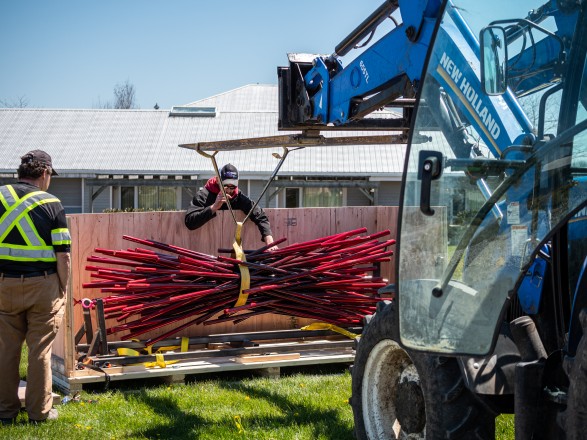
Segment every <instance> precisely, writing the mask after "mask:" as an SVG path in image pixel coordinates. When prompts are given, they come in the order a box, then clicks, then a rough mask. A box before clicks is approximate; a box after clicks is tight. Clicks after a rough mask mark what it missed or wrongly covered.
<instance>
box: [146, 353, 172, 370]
mask: <svg viewBox="0 0 587 440" xmlns="http://www.w3.org/2000/svg"><path fill="white" fill-rule="evenodd" d="M174 362H177V361H171V362H165V358H164V357H163V353H155V362H144V363H143V365H144V366H145V367H147V368H153V367H160V368H165V367H166V366H167V364H172V363H174Z"/></svg>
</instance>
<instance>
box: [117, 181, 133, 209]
mask: <svg viewBox="0 0 587 440" xmlns="http://www.w3.org/2000/svg"><path fill="white" fill-rule="evenodd" d="M134 207H135V187H134V186H122V187H121V188H120V209H122V210H123V211H124V210H126V209H134Z"/></svg>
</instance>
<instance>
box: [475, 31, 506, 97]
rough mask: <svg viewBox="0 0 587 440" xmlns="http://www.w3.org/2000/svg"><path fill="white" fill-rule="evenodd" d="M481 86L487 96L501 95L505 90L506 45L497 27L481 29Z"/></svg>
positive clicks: (503, 35) (503, 36) (502, 34)
mask: <svg viewBox="0 0 587 440" xmlns="http://www.w3.org/2000/svg"><path fill="white" fill-rule="evenodd" d="M480 39H481V84H482V87H483V91H484V92H485V93H486V94H487V95H503V94H504V93H505V92H506V90H507V83H508V81H507V59H508V51H507V43H506V38H505V30H504V29H503V28H502V27H499V26H488V27H486V28H483V29H481V34H480Z"/></svg>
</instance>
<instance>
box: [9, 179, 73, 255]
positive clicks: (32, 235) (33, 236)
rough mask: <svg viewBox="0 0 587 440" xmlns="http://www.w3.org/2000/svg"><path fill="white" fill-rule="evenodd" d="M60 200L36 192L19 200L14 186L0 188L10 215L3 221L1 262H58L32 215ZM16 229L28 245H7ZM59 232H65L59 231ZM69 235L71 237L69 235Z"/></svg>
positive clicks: (42, 192)
mask: <svg viewBox="0 0 587 440" xmlns="http://www.w3.org/2000/svg"><path fill="white" fill-rule="evenodd" d="M51 202H59V199H58V198H56V197H54V196H52V195H51V194H48V193H46V192H44V191H33V192H31V193H28V194H25V195H24V196H23V197H22V198H19V197H18V195H17V194H16V191H15V190H14V188H13V187H12V186H11V185H6V186H3V187H0V203H2V205H3V206H4V208H5V209H6V212H5V213H4V214H2V216H1V217H0V259H4V260H14V261H56V260H57V258H56V257H55V251H54V250H53V246H51V245H47V243H45V241H44V240H43V239H42V238H41V236H40V235H39V232H38V231H37V228H35V225H34V223H33V221H32V219H31V217H30V216H29V212H30V211H31V210H32V209H34V208H36V207H37V206H40V205H44V204H45V203H51ZM13 228H16V229H17V230H18V231H19V232H20V235H21V236H22V238H23V239H24V241H25V243H26V245H18V244H13V243H5V242H4V240H5V239H6V236H7V235H8V234H9V233H10V231H12V229H13ZM59 231H62V230H61V229H59ZM68 235H69V233H68Z"/></svg>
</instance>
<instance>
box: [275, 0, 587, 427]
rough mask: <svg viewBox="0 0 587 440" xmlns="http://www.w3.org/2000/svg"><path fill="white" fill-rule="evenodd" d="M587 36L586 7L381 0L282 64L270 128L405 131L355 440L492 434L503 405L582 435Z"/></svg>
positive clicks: (576, 3) (586, 400) (360, 354)
mask: <svg viewBox="0 0 587 440" xmlns="http://www.w3.org/2000/svg"><path fill="white" fill-rule="evenodd" d="M388 23H389V24H388ZM386 26H387V27H390V28H391V30H389V31H386V32H385V33H384V35H383V36H382V37H380V38H379V39H377V41H376V42H374V43H371V42H370V39H371V37H373V35H374V34H375V33H376V29H377V28H378V27H380V28H381V27H386ZM586 30H587V1H585V0H550V1H548V2H546V3H544V4H540V3H536V2H535V0H518V1H516V2H513V1H511V0H509V1H505V0H494V1H492V2H479V1H476V0H451V1H442V0H418V1H414V0H411V1H408V0H405V1H401V0H388V1H386V2H385V3H384V4H382V5H381V7H379V8H378V9H377V10H376V11H375V12H373V13H372V14H371V15H370V16H369V17H368V18H367V19H366V20H364V21H363V22H362V23H361V24H360V25H359V26H358V27H357V28H356V29H355V30H354V31H353V32H352V33H351V34H350V35H348V37H347V38H345V39H344V40H343V41H342V42H341V44H339V45H338V46H337V47H336V49H335V52H334V53H333V54H330V55H324V56H317V55H301V54H295V55H290V62H289V66H287V67H283V68H280V69H279V70H278V74H279V89H280V120H279V125H280V129H282V130H302V132H303V133H304V134H305V135H306V142H307V144H310V143H311V142H312V138H314V139H317V137H316V133H317V132H320V131H326V130H348V129H352V130H375V131H381V130H385V131H398V132H400V133H404V134H406V135H407V138H408V152H407V156H406V162H405V169H404V177H403V186H402V198H401V207H400V209H401V214H400V220H399V224H398V238H399V240H398V245H397V248H396V252H397V254H398V255H399V257H398V264H397V280H398V282H397V285H396V286H395V298H394V299H393V300H391V301H386V302H382V303H380V307H379V308H378V311H377V313H376V314H375V315H373V316H370V317H366V320H365V321H366V326H365V328H364V331H363V334H362V336H361V338H360V341H359V343H358V346H357V351H356V357H355V363H354V365H353V369H352V397H351V404H352V407H353V412H354V419H355V432H356V436H357V438H359V439H394V438H397V439H404V438H405V439H418V438H431V439H437V438H438V439H441V438H442V439H444V438H494V437H495V418H496V416H497V415H499V414H503V413H513V414H515V431H516V438H517V439H518V438H519V439H525V438H528V439H530V438H533V439H538V438H548V439H552V438H569V439H578V438H586V436H587V434H585V432H586V428H587V258H586V257H587V130H586V129H587V62H586V52H587V32H586ZM365 41H368V44H367V45H366V46H365V47H363V48H362V49H360V50H356V52H358V55H357V56H356V57H354V58H353V59H352V60H350V61H349V62H348V63H347V62H346V59H347V58H348V57H349V55H348V54H349V53H353V52H352V51H353V50H354V49H355V48H357V47H358V46H360V45H361V43H362V42H365ZM386 107H391V108H394V109H397V108H400V109H402V111H403V113H402V114H403V117H401V118H393V119H390V118H385V117H381V116H380V115H379V116H378V112H377V110H378V109H381V108H386Z"/></svg>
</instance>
